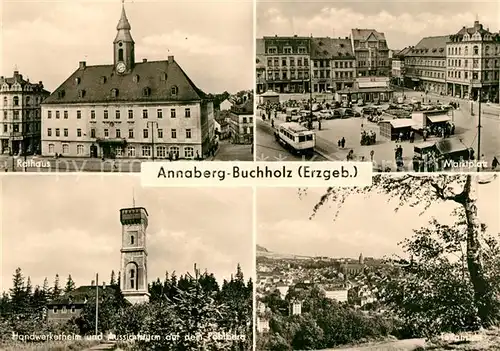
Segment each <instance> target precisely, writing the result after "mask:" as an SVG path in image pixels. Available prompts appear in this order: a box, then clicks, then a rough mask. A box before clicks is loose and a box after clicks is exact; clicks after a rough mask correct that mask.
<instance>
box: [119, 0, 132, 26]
mask: <svg viewBox="0 0 500 351" xmlns="http://www.w3.org/2000/svg"><path fill="white" fill-rule="evenodd" d="M130 29H132V27H131V26H130V23H129V22H128V18H127V14H126V13H125V0H122V15H121V17H120V21H119V22H118V25H117V26H116V30H130Z"/></svg>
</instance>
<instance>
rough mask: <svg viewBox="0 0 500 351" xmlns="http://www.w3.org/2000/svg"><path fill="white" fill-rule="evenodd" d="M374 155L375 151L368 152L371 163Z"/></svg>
mask: <svg viewBox="0 0 500 351" xmlns="http://www.w3.org/2000/svg"><path fill="white" fill-rule="evenodd" d="M374 155H375V151H373V150H372V151H370V159H371V161H372V162H373V156H374Z"/></svg>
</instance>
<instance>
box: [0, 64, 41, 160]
mask: <svg viewBox="0 0 500 351" xmlns="http://www.w3.org/2000/svg"><path fill="white" fill-rule="evenodd" d="M49 95H50V93H49V92H48V91H46V90H45V89H44V88H43V83H42V82H38V83H30V81H29V79H24V78H23V76H22V74H20V73H19V71H14V74H13V76H12V77H10V78H9V77H3V76H2V77H0V104H1V105H0V118H1V119H2V121H1V124H2V125H1V127H0V154H10V155H21V154H36V153H40V148H41V131H42V128H41V121H42V119H41V107H40V104H41V103H42V101H43V100H45V98H47V97H48V96H49Z"/></svg>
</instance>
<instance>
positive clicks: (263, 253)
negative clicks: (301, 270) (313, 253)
mask: <svg viewBox="0 0 500 351" xmlns="http://www.w3.org/2000/svg"><path fill="white" fill-rule="evenodd" d="M257 257H266V258H272V259H277V260H278V259H293V260H312V259H313V257H310V256H301V255H293V254H283V253H278V252H272V251H270V250H268V249H266V248H265V247H263V246H260V245H257Z"/></svg>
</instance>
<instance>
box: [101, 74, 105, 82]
mask: <svg viewBox="0 0 500 351" xmlns="http://www.w3.org/2000/svg"><path fill="white" fill-rule="evenodd" d="M104 83H106V77H104V76H102V77H101V84H104Z"/></svg>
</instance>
